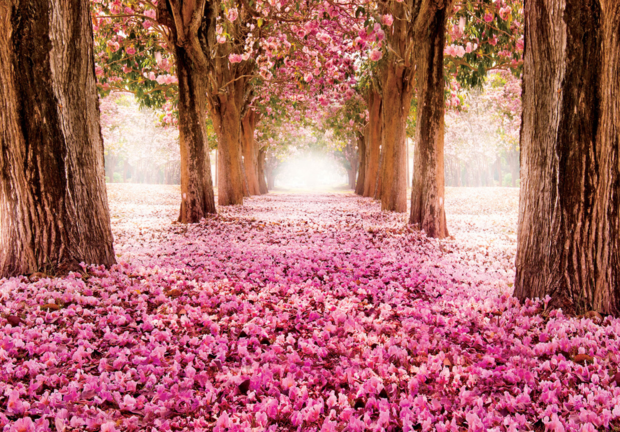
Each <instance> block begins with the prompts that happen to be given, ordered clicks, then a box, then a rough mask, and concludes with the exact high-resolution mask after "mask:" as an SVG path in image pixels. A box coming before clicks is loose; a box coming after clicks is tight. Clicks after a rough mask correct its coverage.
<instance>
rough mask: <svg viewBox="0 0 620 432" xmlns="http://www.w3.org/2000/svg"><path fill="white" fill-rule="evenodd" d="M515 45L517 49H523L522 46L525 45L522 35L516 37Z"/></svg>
mask: <svg viewBox="0 0 620 432" xmlns="http://www.w3.org/2000/svg"><path fill="white" fill-rule="evenodd" d="M516 46H517V51H523V47H524V46H525V43H524V42H523V38H522V37H521V38H519V39H517V43H516Z"/></svg>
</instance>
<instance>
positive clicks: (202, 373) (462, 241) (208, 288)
mask: <svg viewBox="0 0 620 432" xmlns="http://www.w3.org/2000/svg"><path fill="white" fill-rule="evenodd" d="M109 191H110V204H111V216H112V221H113V226H114V233H115V237H116V252H117V255H118V265H117V266H115V267H113V268H112V269H110V270H106V269H103V268H88V269H85V271H84V272H82V273H72V274H71V275H70V276H69V277H66V278H62V279H58V278H55V279H53V278H47V277H45V276H44V275H34V276H33V277H31V278H30V279H27V278H25V277H21V278H14V279H10V280H3V281H0V314H1V315H0V329H1V332H0V430H4V431H13V430H15V431H34V430H37V431H47V430H58V431H71V430H94V431H99V430H101V431H107V432H111V431H116V430H119V431H120V430H128V431H131V430H148V431H169V430H172V431H176V430H188V431H199V430H205V431H206V430H214V431H236V430H248V431H249V430H257V431H259V430H273V431H275V430H283V431H284V430H287V431H288V430H304V431H313V430H314V431H319V430H323V431H343V430H346V431H363V430H388V431H392V430H393V431H397V430H406V431H408V430H425V431H426V430H438V431H444V430H454V431H456V430H471V431H483V430H497V431H500V430H501V431H503V430H545V429H547V430H557V431H561V430H586V431H588V430H590V431H591V430H602V429H617V428H620V388H619V387H618V384H619V382H620V375H619V374H618V373H617V367H618V362H619V360H620V359H619V357H618V354H619V353H618V351H619V346H620V342H619V341H618V335H619V334H620V321H619V320H616V319H611V318H609V317H600V316H596V315H593V316H590V317H589V318H571V317H566V316H564V315H563V314H562V313H561V312H558V311H548V310H546V309H545V304H544V302H540V303H528V304H525V305H521V304H519V303H518V302H516V301H515V300H514V299H513V298H512V297H511V291H512V288H511V287H512V279H513V277H514V269H513V264H512V262H513V259H514V252H515V238H516V236H515V226H516V203H517V200H518V197H517V195H518V191H516V190H515V189H508V188H506V189H501V188H499V189H486V190H485V189H450V190H448V193H447V198H446V205H447V209H448V221H449V225H450V229H451V234H452V237H451V238H450V239H447V240H443V241H436V240H429V239H427V238H426V237H425V236H424V235H422V234H420V233H419V232H416V231H414V230H412V229H410V228H409V227H407V226H406V224H405V223H404V221H405V219H404V216H401V215H393V214H385V213H381V212H380V209H379V205H378V204H376V203H375V202H373V201H372V200H370V199H363V198H359V197H356V196H354V195H352V194H347V193H329V194H316V195H312V194H297V195H295V194H283V193H281V194H278V193H275V194H270V195H268V196H264V197H256V198H251V199H247V200H246V205H245V206H243V207H238V208H230V209H225V210H222V211H221V213H220V215H219V216H218V217H215V218H212V219H208V220H205V221H203V222H202V223H200V224H196V225H191V226H186V225H180V224H176V223H173V220H174V217H175V215H176V212H177V205H178V194H179V191H178V189H177V188H175V187H162V186H135V185H133V186H132V185H111V186H110V189H109Z"/></svg>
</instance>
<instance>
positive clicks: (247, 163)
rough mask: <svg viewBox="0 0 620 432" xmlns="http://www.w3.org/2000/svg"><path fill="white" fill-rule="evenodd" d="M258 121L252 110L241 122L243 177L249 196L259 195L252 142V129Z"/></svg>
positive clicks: (254, 146)
mask: <svg viewBox="0 0 620 432" xmlns="http://www.w3.org/2000/svg"><path fill="white" fill-rule="evenodd" d="M257 121H258V113H256V112H255V111H254V110H248V112H247V113H246V115H245V116H244V117H243V121H242V122H241V129H242V134H243V135H242V143H243V165H244V168H245V177H246V180H247V183H248V192H249V193H250V195H260V186H259V184H258V173H257V170H256V168H257V160H258V154H257V152H256V145H255V141H254V129H256V122H257Z"/></svg>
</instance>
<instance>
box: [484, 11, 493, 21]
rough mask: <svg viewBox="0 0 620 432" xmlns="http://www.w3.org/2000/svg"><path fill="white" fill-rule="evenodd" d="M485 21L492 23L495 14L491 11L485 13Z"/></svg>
mask: <svg viewBox="0 0 620 432" xmlns="http://www.w3.org/2000/svg"><path fill="white" fill-rule="evenodd" d="M484 21H485V22H488V23H490V22H491V21H493V14H492V13H491V12H487V13H486V14H484Z"/></svg>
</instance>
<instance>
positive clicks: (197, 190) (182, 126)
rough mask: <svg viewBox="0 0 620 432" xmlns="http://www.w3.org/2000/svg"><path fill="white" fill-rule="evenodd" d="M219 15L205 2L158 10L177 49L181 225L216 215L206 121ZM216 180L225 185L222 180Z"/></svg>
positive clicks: (164, 3) (168, 3)
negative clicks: (209, 77)
mask: <svg viewBox="0 0 620 432" xmlns="http://www.w3.org/2000/svg"><path fill="white" fill-rule="evenodd" d="M218 12H219V11H214V10H213V5H211V4H210V3H207V2H206V0H202V1H198V2H183V1H174V0H168V1H162V2H160V3H158V6H157V19H158V22H159V23H161V24H162V25H165V26H167V27H168V28H169V29H170V33H169V34H168V35H167V36H168V40H169V45H170V46H173V47H174V48H173V53H174V59H175V65H176V73H177V79H178V82H179V84H178V86H179V102H178V110H179V136H180V144H181V194H182V200H181V210H180V213H179V222H185V223H188V222H190V223H191V222H199V221H200V219H202V218H203V217H205V216H206V215H207V214H209V213H216V210H215V197H214V194H213V184H212V178H211V161H210V158H209V147H208V144H207V132H206V128H205V118H206V107H207V99H206V92H207V87H208V84H207V72H208V70H209V65H210V61H209V59H210V49H209V45H213V44H215V18H216V16H217V14H218ZM220 159H221V158H220ZM218 179H219V181H220V183H222V178H221V177H218Z"/></svg>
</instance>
